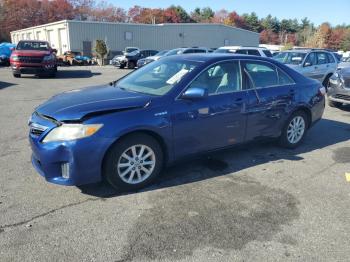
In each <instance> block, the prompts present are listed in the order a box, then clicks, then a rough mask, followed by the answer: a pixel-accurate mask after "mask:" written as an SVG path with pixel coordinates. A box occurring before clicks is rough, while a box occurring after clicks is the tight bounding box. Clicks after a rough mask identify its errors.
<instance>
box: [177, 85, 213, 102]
mask: <svg viewBox="0 0 350 262" xmlns="http://www.w3.org/2000/svg"><path fill="white" fill-rule="evenodd" d="M207 96H208V90H207V89H206V88H201V87H190V88H189V89H187V90H186V91H185V93H183V94H182V98H183V99H189V100H194V99H201V98H204V97H207Z"/></svg>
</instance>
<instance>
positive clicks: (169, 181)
mask: <svg viewBox="0 0 350 262" xmlns="http://www.w3.org/2000/svg"><path fill="white" fill-rule="evenodd" d="M349 131H350V124H346V123H343V122H339V121H334V120H329V119H322V120H320V121H319V122H318V123H317V124H316V125H315V126H314V127H313V128H311V129H310V130H309V132H308V134H307V136H306V138H305V141H304V143H303V144H302V145H301V146H300V147H299V148H297V149H294V150H290V149H284V148H281V147H278V146H277V145H276V143H268V142H267V141H261V142H251V143H247V144H244V145H240V146H237V147H234V148H231V149H225V150H221V151H217V152H215V153H210V154H206V155H202V156H199V157H197V158H193V159H189V160H187V161H181V162H177V163H176V165H173V166H172V167H169V168H167V169H166V170H164V171H163V172H162V174H161V176H160V177H159V178H158V180H157V181H155V183H153V185H151V186H149V187H147V188H145V189H142V190H140V191H138V192H145V191H151V190H157V189H161V188H168V187H174V186H179V185H184V184H189V183H194V182H198V181H203V180H207V179H211V178H214V177H218V176H225V175H227V174H232V173H235V172H238V171H241V170H244V169H248V168H250V167H252V166H257V165H263V164H266V163H269V162H275V161H276V162H278V163H281V162H284V161H285V160H289V161H303V160H304V159H303V157H301V156H300V155H301V154H303V153H308V152H312V151H314V150H318V149H322V148H324V147H327V146H331V145H334V144H337V143H340V142H343V141H347V140H349V139H350V132H349ZM349 153H350V152H349ZM335 160H336V159H335ZM262 170H263V166H262ZM79 188H80V189H81V192H82V193H83V194H87V195H92V196H96V197H101V198H110V197H115V196H119V195H122V194H123V193H119V192H117V191H116V190H114V189H113V188H112V187H111V186H109V185H108V184H107V183H105V182H101V183H98V184H90V185H85V186H80V187H79ZM133 193H137V192H131V193H126V194H133Z"/></svg>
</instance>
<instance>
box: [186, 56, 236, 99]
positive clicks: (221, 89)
mask: <svg viewBox="0 0 350 262" xmlns="http://www.w3.org/2000/svg"><path fill="white" fill-rule="evenodd" d="M191 87H199V88H205V89H207V90H208V95H209V96H210V95H218V94H223V93H231V92H235V91H240V90H241V74H240V69H239V64H238V62H231V61H230V62H223V63H220V64H217V65H214V66H212V67H210V68H209V69H207V70H205V71H204V72H202V73H201V74H200V75H199V76H198V77H197V78H196V79H195V80H194V81H193V82H192V84H191V85H190V88H191Z"/></svg>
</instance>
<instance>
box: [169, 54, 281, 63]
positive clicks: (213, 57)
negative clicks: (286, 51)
mask: <svg viewBox="0 0 350 262" xmlns="http://www.w3.org/2000/svg"><path fill="white" fill-rule="evenodd" d="M167 59H174V60H175V59H187V60H193V61H197V62H217V61H224V60H230V59H237V60H238V59H254V60H261V61H268V62H271V61H273V62H275V60H273V59H270V58H267V57H261V56H251V55H242V54H227V53H195V54H181V55H176V56H168V57H167Z"/></svg>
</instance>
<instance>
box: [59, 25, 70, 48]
mask: <svg viewBox="0 0 350 262" xmlns="http://www.w3.org/2000/svg"><path fill="white" fill-rule="evenodd" d="M59 43H60V46H59V50H58V52H59V54H63V53H64V52H67V51H69V50H68V39H67V29H65V28H63V29H59Z"/></svg>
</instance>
